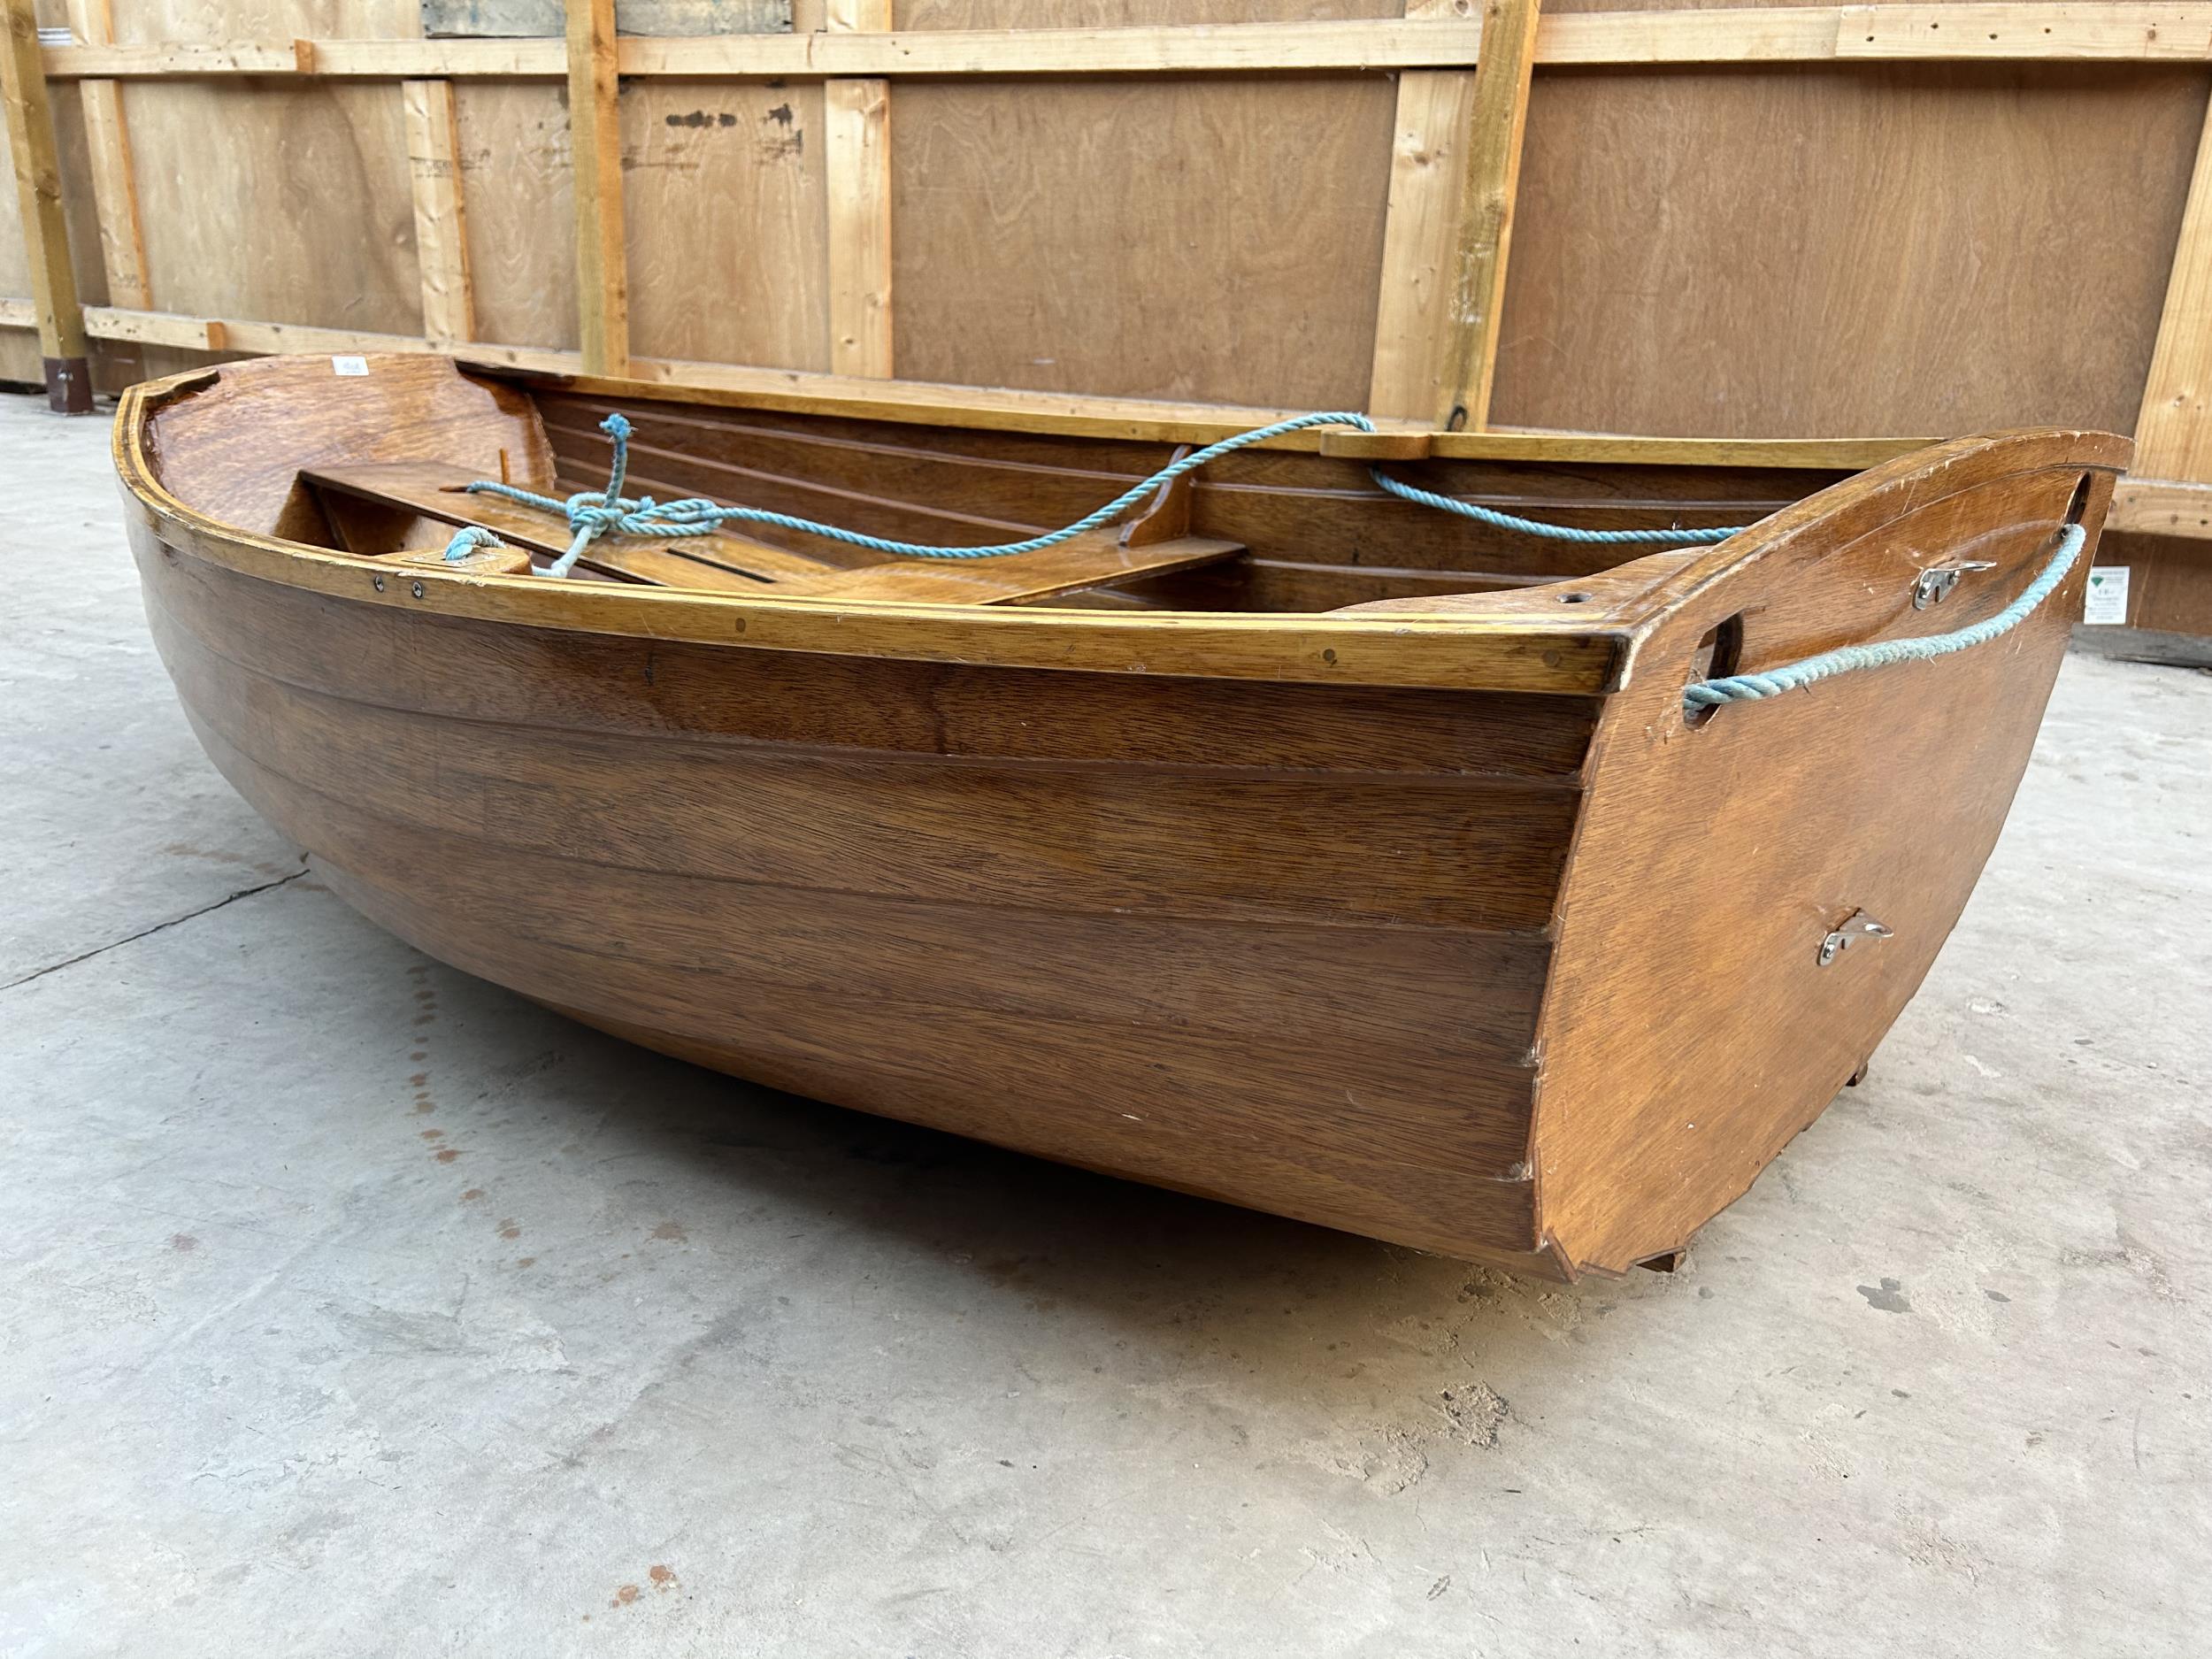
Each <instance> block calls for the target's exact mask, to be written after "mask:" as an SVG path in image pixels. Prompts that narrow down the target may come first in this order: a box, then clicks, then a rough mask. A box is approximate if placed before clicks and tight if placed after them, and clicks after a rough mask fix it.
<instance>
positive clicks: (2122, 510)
mask: <svg viewBox="0 0 2212 1659" xmlns="http://www.w3.org/2000/svg"><path fill="white" fill-rule="evenodd" d="M2104 527H2105V528H2106V529H2108V530H2128V531H2134V532H2137V533H2139V534H2143V535H2172V536H2185V537H2187V538H2188V539H2190V540H2191V541H2212V484H2189V483H2183V482H2181V481H2179V480H2174V479H2164V478H2124V479H2122V480H2120V484H2119V488H2116V489H2115V490H2114V491H2113V492H2112V506H2111V509H2110V511H2108V513H2107V514H2106V515H2105V526H2104Z"/></svg>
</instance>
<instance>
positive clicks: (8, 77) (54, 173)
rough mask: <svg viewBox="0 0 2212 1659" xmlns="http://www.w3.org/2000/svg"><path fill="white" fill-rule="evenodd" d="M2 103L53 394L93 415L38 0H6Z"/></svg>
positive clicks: (0, 31)
mask: <svg viewBox="0 0 2212 1659" xmlns="http://www.w3.org/2000/svg"><path fill="white" fill-rule="evenodd" d="M0 103H4V104H6V107H7V127H8V155H9V157H10V160H11V163H12V168H13V171H14V173H15V192H16V201H17V204H18V205H19V211H20V212H21V214H22V219H23V240H24V245H25V251H26V252H27V254H28V255H29V256H30V266H31V320H32V322H33V324H34V325H35V326H36V328H37V329H38V345H39V353H40V355H41V357H43V358H44V363H43V365H42V367H43V369H44V373H45V378H46V396H47V400H48V402H50V403H51V404H52V405H53V407H54V409H55V410H56V411H57V412H58V413H62V414H70V415H83V414H89V413H90V412H91V411H92V374H91V370H90V366H89V365H88V362H87V359H86V352H85V333H84V317H83V314H82V312H81V311H80V309H79V307H78V304H77V279H76V274H75V273H74V272H73V270H72V269H71V268H70V264H69V236H68V233H67V231H66V230H65V227H64V226H63V223H62V207H61V162H60V159H59V157H58V154H57V153H56V150H55V145H54V119H53V112H52V111H51V110H50V109H49V107H48V105H47V101H46V80H45V77H44V75H42V73H40V69H39V46H38V20H37V17H36V15H35V12H33V10H32V0H0Z"/></svg>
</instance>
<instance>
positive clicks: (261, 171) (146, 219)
mask: <svg viewBox="0 0 2212 1659" xmlns="http://www.w3.org/2000/svg"><path fill="white" fill-rule="evenodd" d="M125 109H126V111H127V119H128V121H129V124H130V134H131V149H132V155H133V158H134V163H135V170H136V173H137V179H138V195H139V217H140V223H141V224H142V227H143V229H144V234H145V243H146V263H147V268H148V272H149V274H150V278H151V280H152V283H153V288H154V292H155V293H156V294H157V296H160V301H161V304H162V306H163V308H164V309H165V310H168V311H184V312H188V313H192V314H195V315H199V316H207V317H237V318H247V319H253V320H255V321H262V322H296V323H315V324H320V325H322V326H327V327H338V328H360V329H368V330H373V331H375V332H379V333H386V334H416V333H419V332H420V331H421V324H422V294H421V280H420V276H419V272H418V269H417V266H416V263H415V208H414V192H413V187H412V184H411V180H410V179H409V176H408V170H407V135H406V131H405V128H404V126H403V122H402V120H401V115H400V103H399V91H398V88H396V87H395V86H389V85H385V86H374V85H341V84H334V83H326V84H322V85H315V86H298V87H296V86H291V85H284V86H278V85H275V84H272V83H264V84H262V85H259V86H254V85H251V84H233V83H222V82H215V81H175V82H163V83H159V84H154V83H142V84H138V85H134V86H131V87H129V88H126V89H125ZM218 135H219V136H218Z"/></svg>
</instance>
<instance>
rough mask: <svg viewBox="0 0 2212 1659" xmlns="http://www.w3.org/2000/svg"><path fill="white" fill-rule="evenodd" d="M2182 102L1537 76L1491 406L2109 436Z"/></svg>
mask: <svg viewBox="0 0 2212 1659" xmlns="http://www.w3.org/2000/svg"><path fill="white" fill-rule="evenodd" d="M2206 92H2207V81H2206V78H2205V76H2204V74H2203V73H2202V72H2200V71H2198V70H2193V69H2188V68H2177V69H2163V68H2147V67H2139V66H2124V67H2121V66H2116V67H2109V68H2107V67H2090V66H2082V65H2038V66H2035V67H2032V68H2021V67H2013V66H1998V65H1987V66H1984V65H1974V66H1967V65H1896V66H1885V67H1881V68H1872V67H1868V66H1862V65H1851V66H1822V65H1796V66H1792V67H1790V68H1788V69H1782V70H1729V71H1717V72H1716V71H1699V70H1685V71H1679V72H1666V73H1651V72H1642V71H1612V70H1576V71H1553V72H1548V73H1540V75H1539V76H1538V80H1537V84H1536V90H1535V95H1534V100H1533V103H1532V109H1531V112H1530V118H1529V127H1528V142H1527V149H1526V151H1525V157H1524V162H1523V171H1522V175H1521V196H1520V213H1519V219H1518V225H1517V230H1516V233H1515V239H1514V247H1513V260H1512V266H1511V271H1510V274H1509V282H1508V287H1507V293H1506V304H1505V332H1504V338H1503V340H1502V343H1501V350H1500V360H1499V370H1498V380H1497V396H1496V401H1495V403H1494V409H1493V418H1494V420H1496V421H1497V422H1499V423H1500V424H1519V425H1531V426H1567V427H1588V428H1599V429H1604V430H1610V431H1627V432H1649V433H1658V434H1690V433H1696V434H1710V435H1715V436H1753V435H1758V436H1774V435H1781V434H1789V435H1792V436H1805V437H1817V436H1832V435H1844V434H1885V433H1893V434H1947V433H1956V432H1968V431H1973V430H1976V429H1979V428H1987V427H1999V426H2022V425H2026V424H2029V423H2032V422H2036V421H2046V420H2048V421H2059V422H2066V423H2081V424H2085V425H2090V426H2103V427H2108V428H2111V429H2113V430H2116V431H2120V432H2127V431H2131V430H2132V429H2133V427H2134V424H2135V407H2136V403H2137V400H2138V398H2139V396H2140V393H2141V389H2142V386H2143V376H2144V372H2145V370H2146V368H2147V365H2148V362H2149V357H2150V350H2151V342H2152V339H2153V336H2154V331H2155V329H2156V326H2157V323H2158V317H2159V311H2160V305H2161V301H2162V296H2163V293H2164V289H2165V283H2166V273H2167V268H2168V265H2169V264H2170V260H2171V258H2172V254H2173V248H2174V242H2175V237H2176V234H2177V230H2178V227H2179V223H2180V215H2181V209H2182V204H2183V200H2184V196H2185V192H2186V188H2187V184H2188V175H2189V166H2190V162H2191V158H2192V157H2193V154H2194V150H2195V145H2196V138H2197V134H2198V131H2199V127H2200V123H2201V122H2202V120H2203V118H2204V114H2205V103H2206Z"/></svg>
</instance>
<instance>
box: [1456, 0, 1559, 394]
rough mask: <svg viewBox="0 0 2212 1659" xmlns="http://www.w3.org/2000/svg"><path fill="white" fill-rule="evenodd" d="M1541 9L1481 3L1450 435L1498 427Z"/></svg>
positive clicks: (1461, 229)
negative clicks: (1511, 263) (1497, 394)
mask: <svg viewBox="0 0 2212 1659" xmlns="http://www.w3.org/2000/svg"><path fill="white" fill-rule="evenodd" d="M1540 7H1541V0H1486V4H1485V5H1484V7H1483V13H1482V61H1481V62H1480V63H1479V64H1478V65H1476V66H1475V74H1474V90H1473V93H1472V96H1471V98H1470V100H1469V105H1468V113H1467V136H1466V138H1465V140H1464V141H1463V144H1462V146H1461V160H1460V168H1459V208H1458V211H1457V212H1456V214H1455V216H1454V225H1455V241H1454V244H1453V248H1452V260H1451V267H1450V270H1449V272H1448V275H1447V279H1446V291H1447V292H1448V295H1449V296H1450V297H1449V299H1448V301H1447V303H1446V305H1445V315H1444V339H1443V344H1442V349H1441V352H1440V356H1441V359H1442V369H1443V380H1444V384H1443V387H1442V388H1441V394H1440V396H1439V397H1438V399H1437V402H1436V405H1435V411H1436V424H1437V425H1438V426H1440V427H1442V428H1443V429H1444V430H1445V431H1447V432H1457V431H1461V430H1463V429H1464V428H1466V427H1469V426H1472V427H1474V428H1476V429H1477V430H1479V429H1481V428H1482V427H1484V426H1488V425H1489V424H1490V396H1491V387H1492V384H1493V382H1494V380H1495V379H1496V376H1497V360H1498V330H1499V326H1500V325H1501V322H1502V317H1501V312H1502V308H1503V304H1504V301H1505V280H1506V258H1507V255H1508V254H1509V252H1510V251H1511V249H1512V243H1513V216H1514V205H1515V200H1516V197H1517V195H1518V193H1519V189H1520V178H1521V147H1522V141H1523V138H1524V136H1525V131H1526V128H1527V126H1528V100H1529V78H1530V74H1531V72H1532V69H1533V68H1534V65H1535V50H1536V24H1537V19H1538V17H1539V15H1540Z"/></svg>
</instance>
